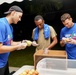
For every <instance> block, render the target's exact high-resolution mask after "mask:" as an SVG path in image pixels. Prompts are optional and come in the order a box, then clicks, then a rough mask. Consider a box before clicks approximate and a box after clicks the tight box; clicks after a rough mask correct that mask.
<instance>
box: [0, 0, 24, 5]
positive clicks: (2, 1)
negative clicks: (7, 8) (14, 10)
mask: <svg viewBox="0 0 76 75" xmlns="http://www.w3.org/2000/svg"><path fill="white" fill-rule="evenodd" d="M14 1H17V2H21V1H23V0H0V5H1V4H3V3H5V2H6V3H12V2H14Z"/></svg>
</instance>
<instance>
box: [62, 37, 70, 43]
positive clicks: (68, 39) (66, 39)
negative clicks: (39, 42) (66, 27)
mask: <svg viewBox="0 0 76 75" xmlns="http://www.w3.org/2000/svg"><path fill="white" fill-rule="evenodd" d="M62 41H63V42H64V43H67V42H69V41H70V38H65V37H63V38H62Z"/></svg>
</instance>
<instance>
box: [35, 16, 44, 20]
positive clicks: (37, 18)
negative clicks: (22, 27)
mask: <svg viewBox="0 0 76 75" xmlns="http://www.w3.org/2000/svg"><path fill="white" fill-rule="evenodd" d="M39 19H42V20H44V19H43V17H42V16H41V15H37V16H35V18H34V21H38V20H39Z"/></svg>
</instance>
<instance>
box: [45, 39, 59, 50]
mask: <svg viewBox="0 0 76 75" xmlns="http://www.w3.org/2000/svg"><path fill="white" fill-rule="evenodd" d="M57 42H58V41H57V40H56V41H53V42H52V43H51V44H50V45H49V46H48V47H47V48H48V49H51V48H53V47H54V46H55V45H56V44H57Z"/></svg>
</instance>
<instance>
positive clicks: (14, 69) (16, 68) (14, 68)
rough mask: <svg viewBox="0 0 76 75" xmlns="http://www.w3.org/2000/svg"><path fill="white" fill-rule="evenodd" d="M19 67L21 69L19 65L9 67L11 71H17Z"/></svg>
mask: <svg viewBox="0 0 76 75" xmlns="http://www.w3.org/2000/svg"><path fill="white" fill-rule="evenodd" d="M18 69H19V67H9V70H10V72H12V71H17V70H18Z"/></svg>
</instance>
